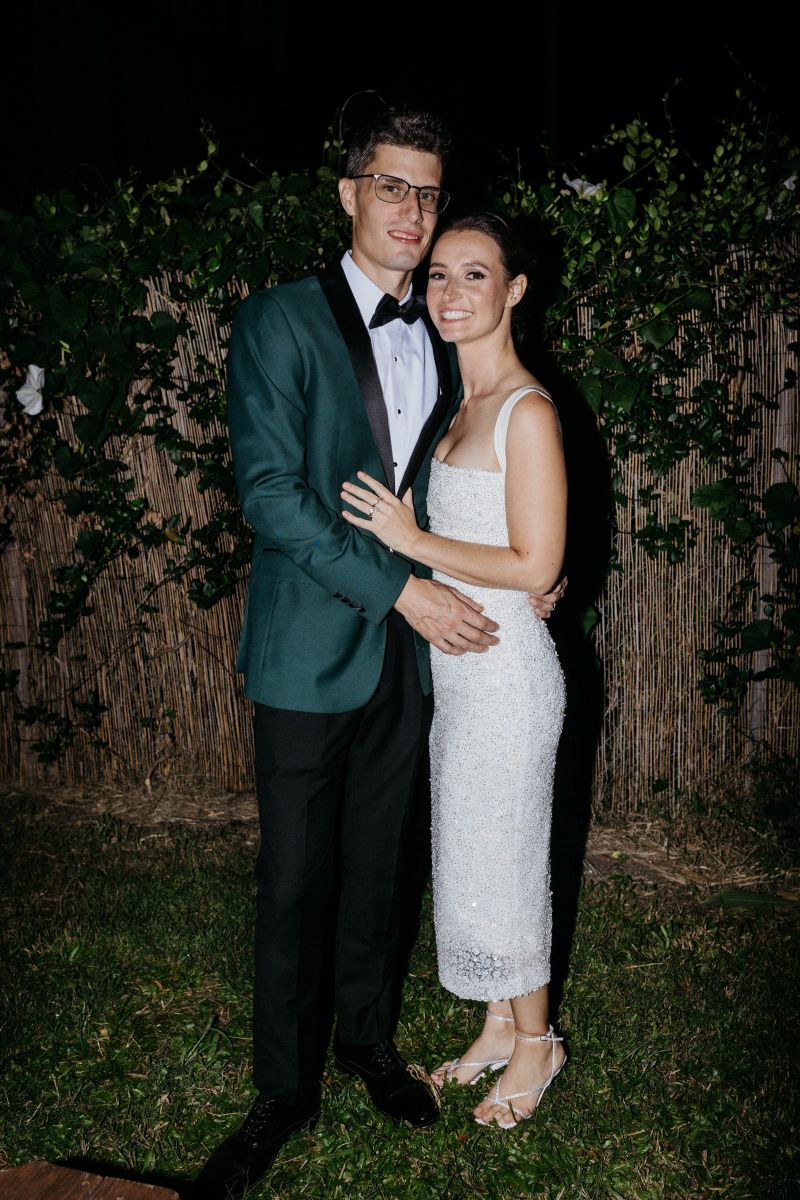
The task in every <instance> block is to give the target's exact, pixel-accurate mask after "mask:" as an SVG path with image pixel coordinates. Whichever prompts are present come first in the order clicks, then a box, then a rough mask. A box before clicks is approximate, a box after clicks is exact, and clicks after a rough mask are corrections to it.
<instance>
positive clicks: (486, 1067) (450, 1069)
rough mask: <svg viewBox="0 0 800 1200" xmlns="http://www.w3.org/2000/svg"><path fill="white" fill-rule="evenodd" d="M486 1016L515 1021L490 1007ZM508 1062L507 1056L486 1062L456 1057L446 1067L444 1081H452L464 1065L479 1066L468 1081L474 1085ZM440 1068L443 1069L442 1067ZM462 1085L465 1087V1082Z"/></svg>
mask: <svg viewBox="0 0 800 1200" xmlns="http://www.w3.org/2000/svg"><path fill="white" fill-rule="evenodd" d="M486 1016H487V1017H491V1018H492V1020H493V1021H506V1022H511V1023H512V1024H513V1022H514V1018H513V1017H504V1016H501V1014H500V1013H493V1012H490V1011H489V1009H488V1008H487V1010H486ZM508 1062H509V1060H508V1059H507V1058H491V1059H487V1060H486V1061H484V1062H462V1061H461V1059H460V1058H454V1059H453V1061H452V1062H451V1063H448V1064H447V1066H446V1067H445V1068H444V1071H445V1076H444V1082H445V1083H452V1082H453V1081H454V1079H455V1073H456V1071H458V1070H459V1069H460V1068H462V1067H477V1069H478V1074H477V1075H473V1076H472V1078H471V1079H468V1080H467V1081H466V1082H467V1083H468V1084H469V1086H470V1087H472V1086H473V1085H474V1084H476V1083H477V1082H478V1080H479V1079H483V1077H484V1075H485V1074H486V1072H487V1071H499V1070H500V1068H501V1067H507V1066H508ZM439 1069H440V1070H441V1067H440V1068H439ZM455 1082H456V1083H458V1082H459V1081H458V1080H457V1079H455ZM461 1086H462V1087H463V1084H462V1085H461Z"/></svg>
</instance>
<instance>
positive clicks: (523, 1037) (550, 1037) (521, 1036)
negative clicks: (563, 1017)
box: [514, 1025, 564, 1042]
mask: <svg viewBox="0 0 800 1200" xmlns="http://www.w3.org/2000/svg"><path fill="white" fill-rule="evenodd" d="M514 1037H515V1038H517V1039H518V1040H519V1041H520V1042H563V1040H564V1039H563V1037H558V1036H557V1035H556V1031H555V1029H553V1026H552V1025H549V1026H548V1028H547V1033H515V1034H514Z"/></svg>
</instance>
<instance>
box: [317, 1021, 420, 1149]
mask: <svg viewBox="0 0 800 1200" xmlns="http://www.w3.org/2000/svg"><path fill="white" fill-rule="evenodd" d="M333 1053H334V1058H335V1059H336V1064H337V1066H339V1067H341V1069H342V1070H343V1071H345V1072H346V1073H347V1074H348V1075H357V1076H358V1078H359V1079H363V1080H364V1083H365V1084H366V1085H367V1091H368V1092H369V1094H370V1096H371V1097H372V1102H373V1104H374V1105H375V1107H376V1108H379V1109H380V1110H381V1112H382V1113H386V1116H387V1117H391V1118H392V1120H393V1121H409V1122H410V1123H411V1124H412V1125H416V1126H418V1127H420V1128H421V1127H424V1126H425V1125H433V1123H434V1122H435V1121H438V1119H439V1109H438V1107H437V1105H436V1101H435V1100H434V1098H433V1096H432V1094H431V1092H430V1091H429V1089H428V1088H427V1086H426V1085H425V1084H424V1083H423V1082H422V1080H421V1079H415V1078H414V1076H413V1075H412V1074H411V1072H410V1071H409V1069H408V1067H407V1066H406V1064H405V1062H404V1060H403V1059H402V1058H401V1057H400V1055H399V1054H398V1053H397V1047H396V1046H395V1044H394V1042H377V1043H376V1044H375V1045H372V1046H352V1045H348V1044H347V1043H346V1042H340V1041H338V1039H337V1040H335V1041H334V1044H333Z"/></svg>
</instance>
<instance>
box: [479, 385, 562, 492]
mask: <svg viewBox="0 0 800 1200" xmlns="http://www.w3.org/2000/svg"><path fill="white" fill-rule="evenodd" d="M528 392H536V394H537V396H544V398H545V400H549V401H550V403H551V404H553V398H552V396H550V395H548V393H547V392H545V391H544V390H543V389H542V388H538V387H534V386H533V384H526V386H525V387H521V388H517V390H516V391H515V392H512V393H511V395H510V396H509V397H508V399H507V400H505V401H504V402H503V407H502V408H501V409H500V412H499V413H498V414H497V420H496V421H495V425H494V452H495V454H496V455H497V461H498V462H499V463H500V474H501V475H505V473H506V438H507V437H508V422H509V421H510V420H511V412H512V410H513V408H514V405H515V404H516V403H517V401H518V400H521V399H522V397H523V396H527V394H528ZM553 407H554V408H555V405H554V404H553Z"/></svg>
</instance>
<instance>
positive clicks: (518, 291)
mask: <svg viewBox="0 0 800 1200" xmlns="http://www.w3.org/2000/svg"><path fill="white" fill-rule="evenodd" d="M527 290H528V276H527V275H517V276H516V278H515V279H512V280H511V282H510V283H509V285H508V303H507V305H506V308H514V306H515V305H516V304H519V302H520V300H521V299H522V297H523V296H524V295H525V292H526V291H527Z"/></svg>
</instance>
